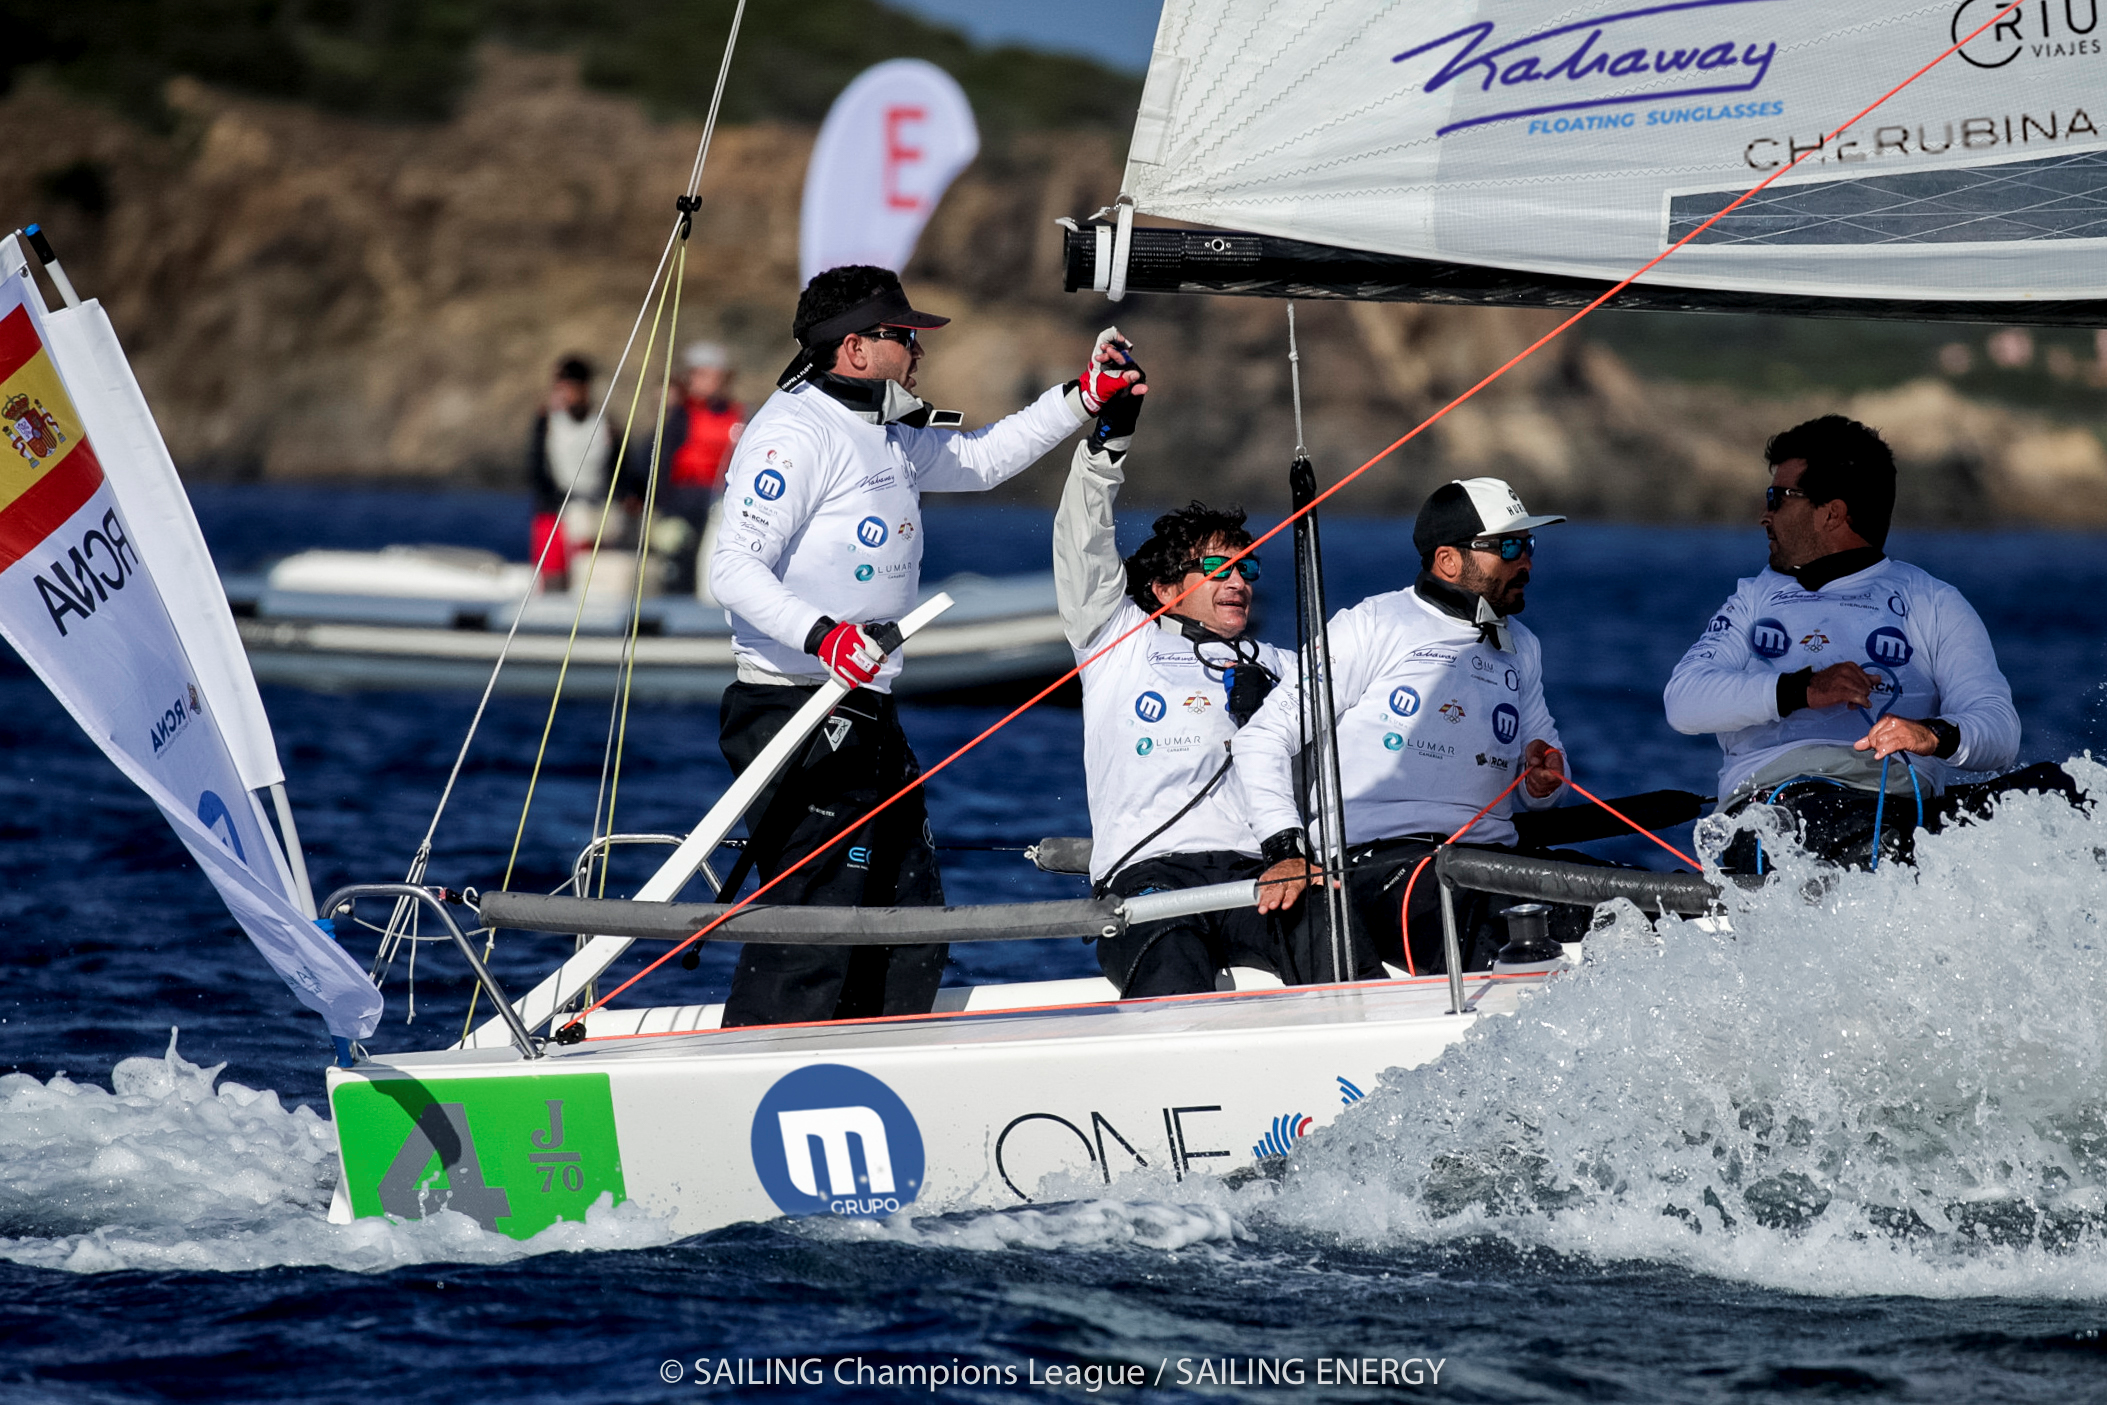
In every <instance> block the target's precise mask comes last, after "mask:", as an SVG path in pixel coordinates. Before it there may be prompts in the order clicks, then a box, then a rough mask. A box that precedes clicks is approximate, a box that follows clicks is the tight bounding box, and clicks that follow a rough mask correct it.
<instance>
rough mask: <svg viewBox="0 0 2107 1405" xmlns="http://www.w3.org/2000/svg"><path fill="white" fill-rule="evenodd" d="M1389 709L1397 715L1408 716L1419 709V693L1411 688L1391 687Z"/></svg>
mask: <svg viewBox="0 0 2107 1405" xmlns="http://www.w3.org/2000/svg"><path fill="white" fill-rule="evenodd" d="M1390 710H1391V711H1392V712H1394V713H1396V714H1397V715H1398V716H1399V717H1410V716H1411V715H1412V714H1413V713H1415V712H1417V711H1419V694H1418V693H1417V692H1416V691H1414V690H1413V689H1411V688H1393V689H1391V690H1390Z"/></svg>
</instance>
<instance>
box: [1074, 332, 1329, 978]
mask: <svg viewBox="0 0 2107 1405" xmlns="http://www.w3.org/2000/svg"><path fill="white" fill-rule="evenodd" d="M1098 345H1099V347H1100V349H1101V350H1106V351H1108V352H1109V355H1110V356H1111V357H1112V358H1114V359H1116V362H1117V364H1120V365H1124V366H1128V367H1132V368H1133V369H1134V370H1135V372H1136V375H1137V377H1139V371H1140V368H1139V367H1138V366H1135V365H1134V362H1133V357H1132V352H1131V348H1130V347H1129V346H1128V345H1127V343H1126V342H1125V341H1124V339H1122V338H1121V337H1120V335H1119V331H1118V329H1117V328H1108V329H1106V330H1105V331H1104V332H1102V333H1100V334H1099V337H1098ZM1147 390H1148V387H1147V386H1146V384H1144V383H1143V382H1142V381H1141V380H1140V379H1138V378H1137V380H1136V382H1135V385H1134V387H1133V389H1131V390H1126V391H1122V392H1120V393H1119V394H1117V395H1114V396H1113V397H1112V398H1111V399H1110V400H1108V401H1106V402H1105V406H1104V408H1103V409H1102V410H1100V411H1099V412H1098V417H1097V427H1096V428H1095V429H1094V430H1092V431H1091V433H1090V434H1088V435H1087V436H1085V437H1084V439H1083V441H1082V442H1081V443H1079V444H1077V445H1076V448H1075V457H1074V458H1073V459H1072V460H1071V461H1070V463H1069V468H1068V482H1067V485H1066V486H1065V487H1064V488H1063V489H1062V491H1061V506H1060V510H1059V511H1058V512H1056V513H1055V515H1054V533H1053V560H1054V593H1055V596H1056V598H1057V599H1058V601H1059V603H1060V609H1061V623H1062V626H1063V628H1064V629H1065V630H1066V631H1067V634H1068V642H1069V644H1070V645H1071V646H1072V647H1073V648H1074V649H1075V656H1076V661H1077V663H1079V664H1082V665H1083V672H1082V681H1083V756H1084V767H1085V771H1086V775H1087V778H1088V782H1089V793H1090V829H1091V849H1090V882H1091V890H1092V893H1093V894H1094V895H1095V896H1098V897H1102V896H1104V895H1105V894H1106V893H1118V894H1119V895H1121V896H1122V897H1131V896H1133V895H1135V894H1137V893H1154V892H1162V891H1165V890H1168V889H1177V888H1194V887H1200V886H1203V885H1206V884H1210V883H1232V882H1240V881H1245V880H1249V879H1251V878H1255V877H1257V876H1258V872H1259V870H1260V869H1262V868H1264V867H1265V865H1264V864H1263V863H1262V862H1261V861H1260V859H1259V852H1258V838H1257V836H1256V835H1254V834H1252V832H1251V827H1250V826H1249V825H1248V824H1246V823H1245V822H1244V817H1243V814H1242V812H1241V810H1240V809H1239V808H1238V807H1237V805H1236V804H1235V795H1234V792H1233V790H1232V789H1231V788H1230V786H1229V785H1228V783H1227V782H1228V779H1229V768H1230V757H1229V739H1230V738H1231V737H1232V736H1234V735H1235V734H1236V730H1237V728H1238V727H1239V726H1240V725H1242V724H1243V723H1244V722H1246V721H1248V720H1250V717H1251V715H1252V713H1253V712H1255V711H1256V710H1257V708H1258V706H1259V705H1260V704H1261V703H1263V702H1264V701H1265V697H1266V693H1267V692H1268V691H1269V690H1270V689H1271V687H1272V685H1273V684H1274V683H1275V682H1277V681H1278V680H1279V678H1280V677H1281V675H1282V674H1283V673H1284V672H1286V671H1287V670H1288V669H1290V668H1292V667H1293V666H1294V656H1293V655H1291V654H1288V653H1285V652H1284V651H1282V650H1280V649H1278V648H1275V647H1274V646H1273V645H1271V644H1263V643H1260V642H1259V641H1257V640H1255V639H1253V638H1252V637H1251V636H1250V633H1249V629H1250V624H1251V609H1252V597H1253V592H1254V583H1255V582H1256V581H1257V580H1258V575H1259V565H1258V559H1257V558H1256V557H1254V556H1246V557H1245V558H1243V560H1241V561H1238V562H1236V563H1234V565H1231V564H1229V558H1230V557H1231V556H1234V555H1235V554H1236V553H1237V552H1239V551H1241V550H1242V549H1243V548H1245V547H1247V546H1249V545H1250V544H1251V534H1250V533H1249V532H1248V531H1246V530H1245V529H1244V514H1243V513H1242V512H1241V511H1235V510H1231V511H1221V510H1218V509H1215V508H1210V507H1206V506H1204V505H1202V504H1200V503H1197V502H1196V503H1193V504H1192V505H1191V506H1190V507H1186V508H1181V509H1180V510H1178V511H1176V512H1172V513H1167V514H1165V515H1164V516H1162V517H1159V518H1157V519H1156V524H1155V526H1154V528H1153V529H1152V533H1151V535H1150V537H1149V538H1148V540H1147V541H1144V542H1143V543H1142V544H1141V545H1140V547H1139V548H1138V549H1136V551H1135V552H1134V554H1133V555H1132V556H1130V557H1128V558H1127V559H1126V560H1125V561H1122V560H1121V559H1120V555H1119V548H1118V546H1117V544H1116V538H1115V533H1114V529H1113V508H1114V506H1115V504H1116V503H1117V501H1118V498H1119V490H1120V487H1121V486H1122V484H1124V482H1125V481H1126V458H1127V452H1128V450H1129V449H1130V448H1131V447H1132V444H1133V435H1134V427H1135V423H1136V421H1137V420H1138V419H1139V418H1140V415H1141V405H1142V397H1143V396H1144V395H1145V394H1146V393H1147ZM1180 596H1183V597H1184V598H1183V599H1182V600H1179V597H1180ZM1173 600H1178V601H1179V603H1178V604H1176V605H1175V606H1173V607H1172V611H1171V613H1169V614H1165V615H1162V616H1161V617H1159V618H1158V619H1157V620H1156V621H1155V622H1154V623H1149V622H1148V617H1149V616H1150V615H1152V614H1155V613H1156V611H1158V610H1160V609H1162V608H1163V606H1165V605H1166V604H1169V603H1170V602H1171V601H1173ZM1100 653H1102V655H1103V656H1102V657H1099V655H1100ZM1285 925H1286V924H1284V922H1283V920H1282V916H1280V915H1275V916H1263V915H1261V914H1259V913H1258V912H1256V911H1254V910H1253V909H1251V908H1249V907H1244V908H1233V909H1230V910H1229V911H1226V912H1209V913H1200V914H1196V915H1193V916H1188V917H1180V918H1173V919H1171V920H1168V921H1164V922H1151V923H1147V924H1144V925H1141V926H1137V927H1135V928H1133V929H1132V930H1131V931H1128V932H1125V933H1123V934H1122V935H1120V936H1118V937H1114V938H1106V939H1102V940H1100V941H1099V942H1098V943H1097V959H1098V965H1099V967H1100V968H1101V969H1102V970H1103V971H1104V973H1105V976H1106V978H1107V979H1109V980H1110V981H1111V982H1112V983H1113V985H1115V986H1116V987H1118V989H1119V992H1120V994H1121V996H1122V997H1124V998H1128V999H1136V998H1140V997H1144V996H1153V995H1185V994H1191V993H1195V992H1200V991H1210V990H1213V989H1214V988H1215V976H1216V973H1217V972H1218V971H1222V970H1226V969H1228V968H1230V967H1252V968H1256V969H1259V970H1264V971H1269V972H1272V973H1273V974H1275V975H1277V976H1279V977H1280V978H1281V979H1283V980H1285V981H1288V982H1289V983H1298V982H1301V981H1305V980H1307V979H1309V978H1310V976H1309V973H1308V972H1307V971H1306V970H1305V969H1304V968H1305V967H1306V966H1307V965H1308V961H1307V957H1306V956H1303V955H1302V954H1301V953H1300V952H1299V951H1298V950H1297V946H1298V943H1296V942H1295V941H1294V940H1293V935H1294V934H1291V933H1290V932H1288V931H1286V930H1284V928H1285ZM1295 925H1296V926H1298V927H1299V926H1300V925H1301V924H1300V923H1299V922H1298V923H1296V924H1295Z"/></svg>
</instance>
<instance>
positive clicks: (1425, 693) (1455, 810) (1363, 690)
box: [1230, 589, 1571, 844]
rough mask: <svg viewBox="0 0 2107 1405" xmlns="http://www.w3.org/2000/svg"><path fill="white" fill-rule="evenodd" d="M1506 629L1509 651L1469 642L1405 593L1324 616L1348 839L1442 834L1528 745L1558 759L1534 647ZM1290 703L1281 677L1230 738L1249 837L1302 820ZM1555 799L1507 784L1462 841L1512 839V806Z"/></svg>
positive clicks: (1317, 829) (1521, 630)
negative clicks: (1543, 745)
mask: <svg viewBox="0 0 2107 1405" xmlns="http://www.w3.org/2000/svg"><path fill="white" fill-rule="evenodd" d="M1508 628H1509V630H1510V634H1511V639H1512V642H1513V644H1514V650H1513V652H1511V653H1509V652H1506V651H1503V650H1500V649H1497V648H1494V647H1493V646H1492V645H1491V644H1487V643H1483V642H1481V641H1480V640H1479V637H1478V627H1477V626H1476V625H1474V624H1470V623H1467V622H1465V621H1463V620H1459V619H1457V618H1456V617H1455V616H1453V615H1450V614H1448V613H1446V612H1445V611H1443V610H1441V609H1439V608H1437V607H1436V606H1434V605H1432V604H1429V603H1428V602H1427V601H1426V600H1424V599H1422V598H1420V595H1419V593H1418V592H1417V591H1416V590H1410V589H1407V590H1398V591H1392V592H1391V593H1389V594H1387V595H1374V596H1370V597H1369V598H1368V599H1366V600H1363V601H1362V602H1361V603H1360V604H1358V605H1355V606H1353V607H1351V608H1350V609H1345V610H1341V611H1340V612H1339V613H1338V614H1336V615H1334V616H1333V617H1332V621H1331V629H1330V637H1331V655H1332V679H1333V682H1332V703H1333V706H1334V707H1335V708H1337V710H1338V733H1339V773H1340V777H1341V781H1342V783H1343V785H1344V788H1345V792H1346V794H1345V802H1346V803H1345V811H1346V842H1347V843H1348V844H1364V843H1367V842H1369V841H1371V840H1375V839H1388V838H1391V837H1393V836H1396V835H1400V834H1441V835H1448V834H1452V833H1454V832H1455V831H1456V830H1458V829H1459V828H1461V827H1462V826H1463V824H1464V822H1465V821H1466V820H1468V819H1470V817H1471V816H1472V815H1474V814H1476V813H1477V812H1478V810H1479V809H1480V808H1481V807H1483V806H1484V805H1485V804H1486V803H1487V802H1488V801H1490V800H1491V799H1492V798H1493V797H1494V796H1495V795H1498V794H1499V793H1500V792H1501V791H1502V790H1504V789H1506V788H1507V785H1508V783H1509V782H1510V781H1512V780H1513V779H1514V778H1515V776H1516V775H1517V774H1519V768H1520V766H1521V764H1522V753H1523V751H1524V750H1525V749H1526V748H1527V746H1528V744H1529V743H1530V742H1532V741H1544V742H1548V743H1549V744H1550V745H1552V746H1553V747H1556V748H1557V749H1558V750H1559V751H1560V752H1563V751H1564V750H1565V747H1564V745H1563V744H1562V743H1560V741H1559V739H1558V727H1557V724H1556V723H1554V722H1553V721H1552V720H1551V712H1550V709H1548V708H1547V707H1545V706H1544V656H1543V648H1542V646H1541V645H1540V644H1538V643H1537V639H1536V635H1535V634H1533V633H1531V632H1530V630H1529V629H1528V627H1527V626H1526V625H1524V624H1522V623H1521V622H1520V621H1519V620H1510V621H1509V622H1508ZM1300 706H1301V704H1300V701H1299V698H1298V696H1297V689H1296V687H1295V685H1294V682H1293V678H1292V676H1291V677H1290V679H1289V682H1288V683H1287V684H1285V685H1284V686H1282V687H1280V688H1277V689H1275V690H1274V693H1273V696H1272V697H1270V698H1268V699H1266V705H1265V706H1264V707H1263V708H1261V709H1259V713H1258V715H1257V716H1256V717H1254V718H1252V719H1251V722H1250V724H1249V725H1248V726H1246V727H1245V728H1244V729H1243V731H1241V732H1239V733H1238V734H1237V738H1236V744H1235V745H1236V765H1235V767H1234V768H1233V769H1232V770H1231V772H1230V774H1231V776H1232V777H1234V778H1235V780H1236V781H1237V784H1238V786H1239V789H1240V791H1241V794H1242V796H1243V804H1244V809H1245V813H1246V815H1247V816H1248V818H1249V820H1250V824H1251V828H1252V830H1253V831H1254V832H1255V833H1256V834H1257V835H1258V836H1259V838H1260V839H1261V840H1264V839H1268V838H1271V837H1272V836H1273V835H1275V834H1278V833H1280V832H1281V831H1282V830H1284V829H1292V828H1295V827H1297V826H1300V825H1301V824H1302V823H1303V807H1302V806H1301V805H1300V804H1298V803H1297V797H1296V794H1295V783H1294V774H1293V766H1292V762H1293V758H1294V755H1295V751H1296V748H1297V746H1298V744H1299V742H1300V727H1299V725H1298V717H1299V708H1300ZM1570 769H1571V766H1570V764H1569V765H1568V770H1570ZM1564 790H1565V787H1564V786H1563V785H1561V786H1560V787H1559V788H1558V789H1557V790H1554V791H1552V792H1551V793H1550V794H1549V795H1546V796H1544V797H1542V798H1541V799H1539V798H1537V797H1536V796H1532V795H1530V794H1529V790H1528V787H1526V786H1518V787H1516V788H1515V791H1514V793H1513V794H1512V795H1509V796H1508V797H1507V798H1506V799H1505V800H1503V801H1501V802H1500V803H1499V804H1498V805H1497V806H1495V807H1494V808H1493V810H1492V811H1491V813H1489V814H1487V815H1486V816H1485V818H1484V819H1481V820H1479V821H1478V823H1477V826H1476V827H1475V828H1474V829H1472V830H1471V832H1470V835H1469V840H1470V842H1472V843H1482V844H1512V843H1514V841H1515V829H1514V820H1513V818H1512V816H1513V814H1514V806H1515V802H1516V800H1518V799H1519V800H1520V801H1521V802H1522V804H1523V805H1524V806H1525V807H1527V808H1529V809H1532V810H1541V809H1546V808H1548V807H1550V806H1552V805H1555V804H1556V803H1557V802H1558V799H1559V797H1560V795H1561V794H1562V793H1563V792H1564ZM1319 819H1321V817H1319V816H1314V815H1313V816H1312V817H1311V820H1312V823H1311V825H1310V829H1311V835H1312V837H1313V838H1316V839H1319V840H1320V842H1321V825H1320V824H1318V823H1317V821H1318V820H1319Z"/></svg>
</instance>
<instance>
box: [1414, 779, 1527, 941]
mask: <svg viewBox="0 0 2107 1405" xmlns="http://www.w3.org/2000/svg"><path fill="white" fill-rule="evenodd" d="M1527 776H1528V773H1527V772H1526V771H1525V772H1523V773H1522V775H1519V776H1516V777H1515V778H1514V779H1513V780H1511V781H1509V782H1508V783H1507V789H1505V790H1503V791H1501V792H1500V793H1499V794H1498V795H1495V796H1494V797H1493V798H1492V799H1490V800H1488V801H1486V802H1485V808H1484V809H1482V810H1480V811H1478V813H1477V814H1475V815H1472V816H1471V817H1470V818H1469V819H1467V820H1465V821H1464V822H1463V828H1461V829H1459V830H1457V831H1456V832H1455V833H1454V834H1451V835H1450V836H1449V837H1448V838H1446V839H1444V840H1442V841H1441V842H1440V843H1439V844H1436V845H1435V846H1434V853H1435V854H1438V853H1440V852H1441V851H1442V850H1443V849H1446V848H1448V846H1449V845H1451V844H1453V843H1455V842H1456V841H1457V840H1458V839H1461V838H1462V837H1463V836H1464V835H1466V834H1468V833H1470V827H1471V826H1472V825H1474V824H1476V823H1477V822H1478V821H1479V820H1482V819H1484V818H1485V816H1486V813H1487V811H1489V810H1491V809H1492V807H1493V806H1495V805H1497V804H1499V803H1500V802H1501V801H1502V800H1505V799H1506V798H1507V797H1508V796H1510V795H1512V794H1514V788H1515V787H1516V786H1518V785H1520V784H1521V783H1522V782H1523V781H1524V780H1525V779H1527ZM1432 862H1434V854H1428V855H1427V856H1426V857H1425V858H1423V859H1421V860H1420V861H1419V863H1418V865H1417V866H1416V867H1414V868H1413V870H1412V876H1411V877H1410V878H1407V879H1406V880H1405V900H1404V902H1403V903H1402V904H1400V905H1399V907H1398V909H1397V940H1398V944H1399V945H1400V946H1402V947H1404V949H1405V974H1407V975H1412V976H1416V975H1418V974H1419V969H1418V968H1417V967H1416V966H1414V965H1413V964H1412V888H1413V885H1414V884H1416V883H1418V882H1419V871H1420V869H1423V868H1425V867H1426V866H1427V865H1428V864H1430V863H1432Z"/></svg>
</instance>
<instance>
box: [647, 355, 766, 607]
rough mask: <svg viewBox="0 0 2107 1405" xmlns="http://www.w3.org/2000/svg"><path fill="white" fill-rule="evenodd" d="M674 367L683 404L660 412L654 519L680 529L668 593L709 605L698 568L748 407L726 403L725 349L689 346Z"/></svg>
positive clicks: (728, 369)
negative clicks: (658, 502)
mask: <svg viewBox="0 0 2107 1405" xmlns="http://www.w3.org/2000/svg"><path fill="white" fill-rule="evenodd" d="M680 364H681V398H680V401H679V403H677V404H675V405H674V406H673V407H672V408H671V409H669V410H668V411H667V412H666V426H665V439H664V442H663V443H662V445H661V446H660V450H659V452H660V454H661V455H662V460H661V461H662V462H663V463H664V464H665V465H666V478H665V482H666V508H665V512H664V513H663V514H662V515H661V516H660V518H659V520H660V522H662V523H665V524H668V525H671V524H675V523H678V524H680V526H681V527H682V528H684V529H685V530H679V531H677V532H676V533H674V535H675V536H677V540H675V541H670V542H668V544H667V550H668V554H669V555H670V557H671V558H672V561H673V579H672V580H671V582H669V589H671V590H672V591H673V592H674V593H675V594H679V595H686V594H688V593H690V592H692V593H694V594H696V595H698V596H700V597H702V598H703V599H704V600H709V599H710V593H709V585H708V583H707V581H706V580H705V579H704V576H705V575H706V573H705V572H703V571H701V570H699V569H698V564H697V563H698V562H701V561H707V560H708V559H709V555H710V549H711V547H712V546H713V545H714V544H715V542H716V540H717V524H718V522H719V520H720V512H721V509H720V508H719V506H718V499H719V498H721V497H722V496H723V495H724V470H725V468H726V466H727V465H728V464H730V463H731V461H732V449H733V448H734V447H735V446H736V445H737V444H738V442H739V432H740V431H741V430H743V429H744V428H745V427H746V407H745V406H744V405H742V404H740V403H739V402H738V401H736V400H734V399H732V396H731V390H732V381H733V378H734V376H735V374H736V371H735V368H734V367H733V365H732V358H731V355H730V353H729V352H727V351H726V350H725V349H724V347H723V346H721V345H719V344H718V343H716V342H713V341H699V342H692V343H690V344H689V346H688V349H687V350H686V351H684V352H682V353H681V357H680Z"/></svg>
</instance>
